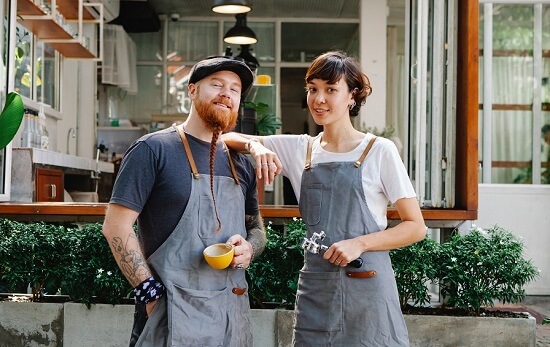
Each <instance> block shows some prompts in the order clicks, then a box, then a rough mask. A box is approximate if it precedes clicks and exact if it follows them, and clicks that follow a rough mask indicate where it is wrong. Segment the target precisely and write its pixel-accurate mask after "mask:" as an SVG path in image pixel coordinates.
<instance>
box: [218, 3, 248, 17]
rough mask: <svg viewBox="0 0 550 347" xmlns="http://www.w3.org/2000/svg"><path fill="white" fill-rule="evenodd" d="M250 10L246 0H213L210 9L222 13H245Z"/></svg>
mask: <svg viewBox="0 0 550 347" xmlns="http://www.w3.org/2000/svg"><path fill="white" fill-rule="evenodd" d="M250 10H252V6H251V5H250V4H249V2H248V1H247V0H214V1H212V11H214V12H216V13H223V14H237V13H246V12H250Z"/></svg>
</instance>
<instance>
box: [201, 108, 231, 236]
mask: <svg viewBox="0 0 550 347" xmlns="http://www.w3.org/2000/svg"><path fill="white" fill-rule="evenodd" d="M214 102H218V103H223V102H222V101H221V100H218V101H216V100H212V101H211V102H206V101H202V100H195V101H194V103H195V110H196V111H197V114H198V116H199V117H200V118H201V119H202V121H203V122H204V123H205V125H206V126H207V127H208V128H209V129H210V130H212V140H211V141H210V192H211V194H212V202H213V203H214V213H215V215H216V220H217V222H218V227H217V228H216V231H220V230H221V228H222V222H221V221H220V217H219V214H218V207H217V205H216V198H215V194H214V159H215V157H216V147H217V143H218V139H219V136H220V133H221V132H222V131H228V130H231V129H233V128H234V127H235V124H237V117H238V113H237V112H235V111H232V110H231V109H227V110H225V109H223V108H220V107H218V106H216V105H214V104H213V103H214ZM228 155H229V153H228Z"/></svg>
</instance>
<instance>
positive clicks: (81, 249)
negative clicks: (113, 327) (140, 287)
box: [0, 219, 132, 306]
mask: <svg viewBox="0 0 550 347" xmlns="http://www.w3.org/2000/svg"><path fill="white" fill-rule="evenodd" d="M0 282H1V283H2V285H3V286H4V287H5V288H6V289H7V290H9V291H11V292H26V288H27V286H28V285H29V284H30V286H31V288H32V291H33V300H34V301H40V300H41V299H42V298H43V296H44V295H46V294H49V295H53V294H61V295H69V296H70V298H71V299H72V300H74V301H79V302H83V303H85V304H86V305H88V306H89V305H90V304H91V303H108V304H117V303H121V302H122V300H123V298H124V297H126V296H128V294H129V293H130V292H131V290H132V288H131V286H130V284H129V283H128V281H127V280H126V278H125V277H124V276H123V275H122V273H121V272H120V270H119V268H118V266H117V264H116V262H115V260H114V258H113V256H112V254H111V251H110V249H109V245H108V244H107V242H106V241H105V238H104V237H103V235H102V233H101V224H99V223H95V224H88V225H86V226H85V227H84V228H82V229H80V228H78V227H76V226H64V225H57V224H46V223H42V222H39V223H19V222H13V221H9V220H6V219H0Z"/></svg>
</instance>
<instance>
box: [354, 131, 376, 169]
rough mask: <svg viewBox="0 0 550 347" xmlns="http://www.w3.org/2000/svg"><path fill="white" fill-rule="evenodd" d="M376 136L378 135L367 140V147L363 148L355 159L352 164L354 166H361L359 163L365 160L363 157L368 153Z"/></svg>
mask: <svg viewBox="0 0 550 347" xmlns="http://www.w3.org/2000/svg"><path fill="white" fill-rule="evenodd" d="M377 137H378V136H375V137H373V138H372V139H371V140H370V141H369V144H368V145H367V148H365V150H364V151H363V154H361V157H360V158H359V160H357V161H356V162H355V164H353V165H354V166H355V167H359V166H361V164H362V163H363V160H365V157H366V156H367V154H369V151H370V149H371V147H372V145H373V144H374V141H376V139H377Z"/></svg>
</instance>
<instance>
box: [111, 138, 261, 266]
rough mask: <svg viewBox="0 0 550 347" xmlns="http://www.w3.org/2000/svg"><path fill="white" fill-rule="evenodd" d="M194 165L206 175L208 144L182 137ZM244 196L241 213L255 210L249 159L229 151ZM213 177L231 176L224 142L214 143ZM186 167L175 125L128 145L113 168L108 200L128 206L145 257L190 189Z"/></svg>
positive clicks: (164, 234) (179, 210) (173, 224)
mask: <svg viewBox="0 0 550 347" xmlns="http://www.w3.org/2000/svg"><path fill="white" fill-rule="evenodd" d="M187 139H188V140H189V146H190V148H191V152H192V153H193V158H194V159H195V163H196V165H197V169H198V171H199V173H201V174H209V172H210V171H209V170H210V169H209V153H210V143H209V142H205V141H202V140H199V139H197V138H195V137H193V136H191V135H187ZM230 153H231V157H232V159H233V163H234V164H235V170H236V171H237V176H238V178H239V183H240V185H241V189H242V191H243V195H244V197H245V213H246V214H247V215H256V214H257V213H258V193H257V191H256V177H255V173H254V168H253V167H252V164H251V163H250V161H249V160H248V159H247V158H246V157H245V156H244V155H242V154H240V153H236V152H234V151H230ZM214 173H215V175H216V176H227V177H232V175H231V169H230V166H229V160H228V157H227V154H226V153H225V150H224V148H223V145H222V144H221V143H218V147H217V150H216V158H215V164H214ZM191 180H192V174H191V167H190V165H189V161H188V160H187V155H186V153H185V150H184V147H183V144H182V142H181V138H180V136H179V134H178V133H177V131H176V129H175V128H174V127H171V128H168V129H164V130H161V131H157V132H155V133H151V134H147V135H145V136H143V137H141V138H140V139H138V140H137V141H136V142H134V143H133V144H132V146H131V147H130V148H129V149H128V151H127V152H126V154H125V155H124V158H123V160H122V163H121V166H120V170H119V172H118V175H117V178H116V181H115V184H114V187H113V193H112V195H111V200H110V202H111V203H115V204H118V205H122V206H125V207H128V208H130V209H132V210H134V211H136V212H139V213H140V214H139V216H138V228H139V233H140V237H141V239H142V245H143V247H144V250H143V251H144V254H145V256H146V257H149V256H150V255H151V254H152V253H153V252H154V251H155V250H156V249H157V248H158V247H160V245H162V243H163V242H164V241H165V240H166V239H167V238H168V236H170V234H171V233H172V231H173V230H174V228H175V227H176V225H177V224H178V222H179V220H180V218H181V216H182V215H183V212H184V211H185V208H186V207H187V202H188V201H189V196H190V193H191Z"/></svg>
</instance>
